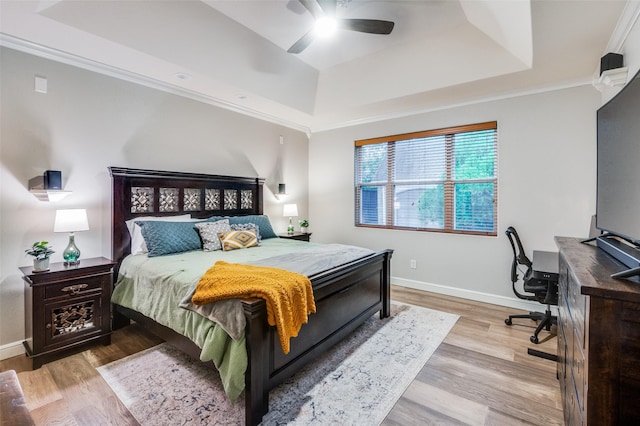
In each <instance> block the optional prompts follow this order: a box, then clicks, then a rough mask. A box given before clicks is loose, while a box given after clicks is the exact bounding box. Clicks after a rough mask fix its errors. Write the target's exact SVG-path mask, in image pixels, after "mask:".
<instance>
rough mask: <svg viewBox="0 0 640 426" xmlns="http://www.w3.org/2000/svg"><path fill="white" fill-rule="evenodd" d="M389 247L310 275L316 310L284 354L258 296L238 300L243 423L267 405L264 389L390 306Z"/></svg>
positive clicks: (257, 417)
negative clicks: (243, 347) (242, 320)
mask: <svg viewBox="0 0 640 426" xmlns="http://www.w3.org/2000/svg"><path fill="white" fill-rule="evenodd" d="M392 253H393V252H392V251H391V250H384V251H380V252H378V253H375V254H373V255H370V256H367V257H365V258H362V259H359V260H357V261H354V262H350V263H348V264H346V265H342V266H340V267H338V268H334V269H332V270H330V271H326V272H323V273H322V274H318V275H316V276H313V277H310V278H311V282H312V285H313V289H314V297H315V301H316V307H317V313H316V314H312V315H311V316H310V317H309V322H308V323H307V324H305V325H303V326H302V329H301V330H300V334H299V335H298V337H296V338H294V339H292V340H291V350H290V352H289V353H288V354H286V355H285V354H284V353H283V352H282V349H281V346H280V343H279V339H278V336H277V331H276V329H275V327H269V326H268V325H267V319H266V304H265V302H264V301H263V300H251V301H244V302H243V306H244V311H245V316H246V318H247V329H246V338H247V355H248V358H249V364H248V367H247V372H246V375H245V382H246V390H245V401H246V407H245V412H246V424H247V425H257V424H259V423H260V422H261V420H262V417H263V416H264V415H265V414H266V413H267V412H268V411H269V390H271V389H272V388H274V387H275V386H277V385H279V384H280V383H282V382H283V381H284V380H286V379H287V378H289V377H290V376H292V375H293V374H294V373H295V372H296V371H298V370H299V369H300V368H301V367H303V366H304V365H305V364H307V363H309V362H311V361H313V360H314V359H316V358H317V357H318V356H319V355H320V354H322V353H324V352H325V351H326V350H327V349H329V348H330V347H331V346H333V345H335V344H336V343H338V342H339V341H341V340H342V339H344V337H345V336H347V335H348V334H349V333H351V332H352V331H354V330H355V329H356V328H357V327H358V326H360V325H361V324H362V323H363V322H364V321H366V320H367V318H369V317H370V316H371V315H373V314H374V313H376V312H380V318H381V319H382V318H387V317H388V316H389V315H390V308H391V290H390V289H391V282H390V263H391V255H392Z"/></svg>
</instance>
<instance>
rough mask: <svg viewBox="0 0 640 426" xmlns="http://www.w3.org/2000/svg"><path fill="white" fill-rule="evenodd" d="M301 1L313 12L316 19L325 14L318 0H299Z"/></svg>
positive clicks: (312, 14)
mask: <svg viewBox="0 0 640 426" xmlns="http://www.w3.org/2000/svg"><path fill="white" fill-rule="evenodd" d="M299 1H300V3H302V5H303V6H304V7H305V8H306V9H307V10H308V11H309V13H311V16H313V18H314V19H318V18H320V17H322V16H324V11H323V10H322V8H321V7H320V5H319V4H318V1H317V0H299Z"/></svg>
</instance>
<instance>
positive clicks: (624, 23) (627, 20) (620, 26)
mask: <svg viewBox="0 0 640 426" xmlns="http://www.w3.org/2000/svg"><path fill="white" fill-rule="evenodd" d="M638 19H640V2H631V1H628V2H627V3H626V4H625V6H624V9H623V10H622V14H621V15H620V18H619V19H618V23H617V24H616V27H615V29H614V30H613V34H611V38H610V39H609V43H608V44H607V48H606V50H605V51H604V52H602V53H603V54H604V53H608V52H616V53H620V51H621V50H622V46H624V42H625V41H626V40H627V37H629V33H630V32H631V30H632V29H633V26H634V25H635V24H636V21H638Z"/></svg>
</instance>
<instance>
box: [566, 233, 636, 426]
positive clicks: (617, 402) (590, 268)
mask: <svg viewBox="0 0 640 426" xmlns="http://www.w3.org/2000/svg"><path fill="white" fill-rule="evenodd" d="M556 243H557V245H558V248H559V249H560V282H559V290H558V291H559V300H558V378H559V379H560V389H561V392H562V403H563V406H564V419H565V424H566V425H570V426H574V425H593V426H606V425H639V424H640V280H638V278H633V279H631V280H616V279H613V278H610V275H611V274H612V273H614V272H618V271H620V270H622V269H625V268H624V267H623V266H621V265H620V264H618V263H617V262H616V261H615V260H614V259H613V258H612V257H610V256H609V255H607V254H606V253H604V252H603V251H601V250H600V249H598V248H596V247H595V246H594V245H591V244H582V243H580V240H578V239H575V238H565V237H556Z"/></svg>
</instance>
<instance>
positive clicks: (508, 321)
mask: <svg viewBox="0 0 640 426" xmlns="http://www.w3.org/2000/svg"><path fill="white" fill-rule="evenodd" d="M504 323H505V324H507V325H511V324H512V322H511V318H507V319H506V320H504Z"/></svg>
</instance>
